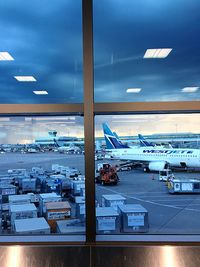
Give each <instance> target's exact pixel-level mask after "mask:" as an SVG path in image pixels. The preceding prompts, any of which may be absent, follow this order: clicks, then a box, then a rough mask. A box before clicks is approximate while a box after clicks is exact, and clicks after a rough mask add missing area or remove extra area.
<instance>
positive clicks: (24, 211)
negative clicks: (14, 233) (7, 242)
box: [10, 203, 37, 227]
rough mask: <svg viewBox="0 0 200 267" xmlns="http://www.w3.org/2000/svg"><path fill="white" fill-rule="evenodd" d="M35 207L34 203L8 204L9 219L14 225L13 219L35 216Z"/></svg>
mask: <svg viewBox="0 0 200 267" xmlns="http://www.w3.org/2000/svg"><path fill="white" fill-rule="evenodd" d="M36 217H37V208H36V206H35V205H34V204H31V203H30V204H23V205H12V204H11V205H10V221H11V226H12V227H13V226H14V220H21V219H28V218H36Z"/></svg>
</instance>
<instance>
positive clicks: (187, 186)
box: [167, 179, 200, 194]
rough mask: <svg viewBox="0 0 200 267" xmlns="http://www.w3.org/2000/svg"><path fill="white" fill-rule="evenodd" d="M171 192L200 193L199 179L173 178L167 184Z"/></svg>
mask: <svg viewBox="0 0 200 267" xmlns="http://www.w3.org/2000/svg"><path fill="white" fill-rule="evenodd" d="M167 186H168V190H169V193H171V194H174V193H196V194H199V193H200V180H199V179H173V180H171V181H169V182H168V184H167Z"/></svg>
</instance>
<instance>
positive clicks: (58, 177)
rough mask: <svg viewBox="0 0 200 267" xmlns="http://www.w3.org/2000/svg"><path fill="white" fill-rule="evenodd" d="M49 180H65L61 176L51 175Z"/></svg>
mask: <svg viewBox="0 0 200 267" xmlns="http://www.w3.org/2000/svg"><path fill="white" fill-rule="evenodd" d="M50 179H52V180H57V179H60V180H64V179H66V177H65V176H64V175H62V174H52V175H50Z"/></svg>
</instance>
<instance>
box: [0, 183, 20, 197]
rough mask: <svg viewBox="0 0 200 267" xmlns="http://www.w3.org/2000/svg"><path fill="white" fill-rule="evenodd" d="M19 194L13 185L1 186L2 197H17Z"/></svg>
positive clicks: (0, 193)
mask: <svg viewBox="0 0 200 267" xmlns="http://www.w3.org/2000/svg"><path fill="white" fill-rule="evenodd" d="M16 192H17V188H16V186H14V185H11V184H1V185H0V195H1V196H9V195H15V194H16Z"/></svg>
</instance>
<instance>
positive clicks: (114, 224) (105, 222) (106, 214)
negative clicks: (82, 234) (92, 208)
mask: <svg viewBox="0 0 200 267" xmlns="http://www.w3.org/2000/svg"><path fill="white" fill-rule="evenodd" d="M119 231H120V217H119V213H118V212H117V211H116V210H115V209H114V208H112V207H97V208H96V233H97V234H116V233H119Z"/></svg>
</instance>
